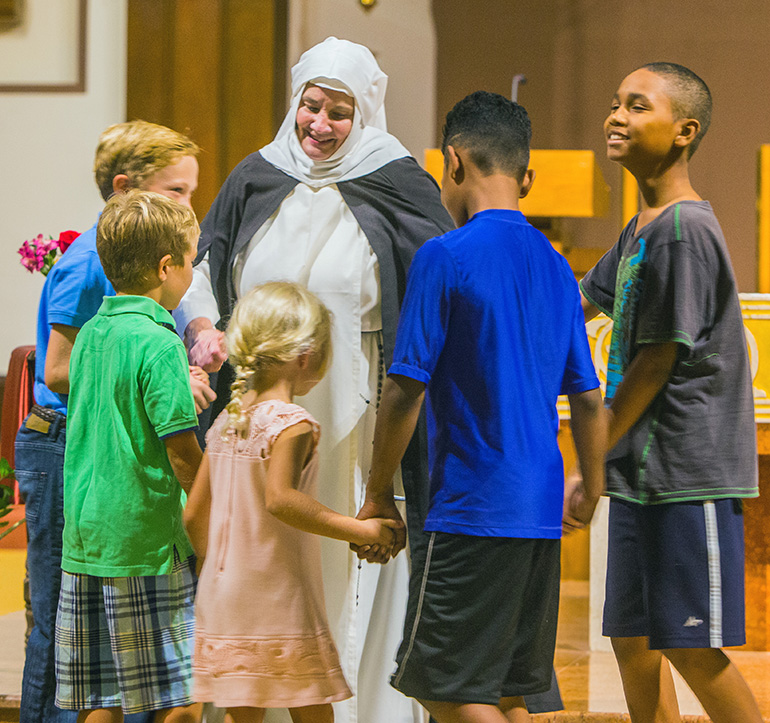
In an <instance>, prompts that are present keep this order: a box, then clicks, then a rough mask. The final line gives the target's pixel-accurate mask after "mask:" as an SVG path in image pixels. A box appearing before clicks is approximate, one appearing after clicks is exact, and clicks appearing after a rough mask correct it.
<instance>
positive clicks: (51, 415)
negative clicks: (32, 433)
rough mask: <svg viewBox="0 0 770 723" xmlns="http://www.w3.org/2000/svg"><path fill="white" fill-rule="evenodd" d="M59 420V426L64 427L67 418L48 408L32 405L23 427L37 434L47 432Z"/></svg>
mask: <svg viewBox="0 0 770 723" xmlns="http://www.w3.org/2000/svg"><path fill="white" fill-rule="evenodd" d="M57 420H59V421H60V422H61V426H62V427H65V426H66V424H67V417H66V416H65V415H64V414H62V413H61V412H57V411H56V410H55V409H49V408H48V407H41V406H40V405H39V404H33V405H32V409H30V410H29V416H28V417H27V420H26V422H25V423H24V426H25V427H27V429H35V430H37V431H38V432H43V433H45V432H47V431H48V428H49V427H50V426H51V424H53V423H54V422H55V421H57Z"/></svg>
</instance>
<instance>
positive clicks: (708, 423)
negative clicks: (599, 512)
mask: <svg viewBox="0 0 770 723" xmlns="http://www.w3.org/2000/svg"><path fill="white" fill-rule="evenodd" d="M636 221H637V219H636V217H635V218H633V219H632V220H631V221H630V222H629V224H628V225H627V226H626V227H625V228H624V229H623V232H622V233H621V235H620V239H619V241H618V242H617V244H615V246H613V247H612V248H611V249H610V250H609V251H608V252H607V253H606V254H605V255H604V256H603V257H602V258H601V259H600V260H599V262H598V263H597V264H596V266H595V267H594V268H593V269H591V271H589V273H588V274H587V275H586V276H585V278H584V279H583V280H582V282H581V284H580V286H581V290H582V292H583V295H584V296H585V297H586V298H587V299H588V300H589V301H590V302H591V303H592V304H594V305H595V306H596V307H597V308H599V309H601V310H602V311H603V312H604V313H605V314H607V315H608V316H610V317H611V318H612V320H613V330H612V338H611V341H610V352H609V361H608V366H607V391H606V398H607V402H608V403H609V402H611V400H612V399H613V397H614V395H615V392H616V390H617V387H618V385H619V384H620V382H621V381H622V379H623V375H624V373H625V371H626V369H627V368H628V365H629V364H630V363H631V361H632V360H633V358H634V356H635V355H636V353H637V352H638V351H639V349H640V347H641V346H642V345H644V344H658V343H665V342H672V341H674V342H677V343H678V344H679V354H678V357H677V361H676V363H675V365H674V368H673V371H672V373H671V376H670V378H669V380H668V382H667V383H666V385H665V386H664V388H663V389H662V390H661V392H660V394H658V396H657V397H656V398H655V400H654V401H653V403H652V404H651V405H650V407H649V408H648V409H647V411H646V412H645V413H644V415H643V416H642V417H641V418H640V419H639V421H638V422H637V423H636V424H635V425H634V426H633V427H632V428H631V429H630V430H629V432H628V433H627V434H626V435H625V436H624V437H623V438H622V439H621V440H620V442H618V444H617V445H616V446H615V447H614V449H612V450H611V451H610V453H609V454H608V456H607V492H608V494H609V495H611V496H614V497H620V498H623V499H628V500H631V501H635V502H640V503H643V504H661V503H666V502H681V501H686V500H697V499H715V498H721V497H756V496H757V495H758V486H757V484H758V483H757V479H758V475H757V445H756V425H755V421H754V400H753V394H752V385H751V370H750V366H749V359H748V352H747V348H746V339H745V336H744V331H743V320H742V317H741V309H740V303H739V300H738V294H737V290H736V285H735V277H734V275H733V271H732V266H731V264H730V258H729V255H728V252H727V246H726V244H725V240H724V235H723V234H722V229H721V228H720V226H719V223H718V222H717V220H716V217H715V216H714V212H713V211H712V209H711V204H709V203H708V202H706V201H683V202H681V203H678V204H676V205H674V206H670V207H669V208H667V209H665V210H664V211H663V212H662V213H661V214H660V216H658V217H657V218H655V219H654V220H653V221H651V222H650V223H649V224H647V225H646V226H644V227H643V228H641V229H639V230H638V231H637V230H636Z"/></svg>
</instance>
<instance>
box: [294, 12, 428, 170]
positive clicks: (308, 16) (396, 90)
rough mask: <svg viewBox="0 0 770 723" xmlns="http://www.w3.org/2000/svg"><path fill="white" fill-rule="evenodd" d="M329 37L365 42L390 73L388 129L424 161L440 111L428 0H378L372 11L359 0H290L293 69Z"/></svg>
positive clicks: (387, 100)
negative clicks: (307, 51) (436, 117)
mask: <svg viewBox="0 0 770 723" xmlns="http://www.w3.org/2000/svg"><path fill="white" fill-rule="evenodd" d="M329 35H335V36H337V37H338V38H344V39H346V40H352V41H354V42H356V43H362V44H363V45H366V46H367V47H368V48H369V49H370V50H371V51H372V52H373V53H374V56H375V57H376V58H377V62H378V63H379V64H380V67H381V68H382V70H383V71H384V72H385V73H387V75H388V92H387V96H386V99H385V110H386V113H387V117H388V130H389V131H390V132H391V133H393V135H395V136H396V137H397V138H398V139H399V140H400V141H401V142H402V143H403V144H404V145H405V146H406V147H407V148H408V149H409V150H410V151H411V153H412V155H414V156H415V157H416V158H417V159H418V160H419V161H420V162H421V163H422V156H423V150H424V149H425V148H426V147H427V146H428V145H430V144H432V143H433V123H434V118H435V113H436V106H435V88H436V42H435V32H434V28H433V19H432V17H431V5H430V0H379V2H378V3H377V4H376V5H375V6H374V7H372V8H371V9H366V8H364V7H363V6H362V5H361V4H360V3H359V2H358V1H357V0H290V2H289V47H288V54H287V55H288V58H287V60H288V66H289V68H291V66H292V65H293V64H294V63H296V62H297V60H298V59H299V56H300V55H301V54H302V53H303V52H304V51H305V50H307V49H308V48H310V47H312V46H313V45H315V44H316V43H319V42H321V41H322V40H323V39H324V38H326V37H328V36H329ZM288 77H289V75H288V73H287V78H288ZM288 95H289V94H288V93H287V97H288Z"/></svg>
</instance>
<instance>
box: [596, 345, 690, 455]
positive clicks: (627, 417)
mask: <svg viewBox="0 0 770 723" xmlns="http://www.w3.org/2000/svg"><path fill="white" fill-rule="evenodd" d="M678 347H679V344H678V343H677V342H675V341H671V342H665V343H663V344H644V345H642V346H641V347H640V348H639V351H638V352H637V354H636V356H635V357H634V358H633V360H632V361H631V363H630V364H629V365H628V369H626V371H625V373H624V374H623V381H621V382H620V384H619V385H618V389H617V391H616V392H615V397H614V398H613V400H612V403H611V405H610V408H609V442H608V448H609V449H612V448H613V447H614V446H615V445H616V444H617V443H618V441H619V440H620V438H621V437H622V436H623V435H624V434H625V433H626V432H628V430H629V429H631V427H633V426H634V424H636V422H637V421H638V420H639V419H640V417H641V416H642V415H643V414H644V412H645V411H646V410H647V407H649V406H650V404H651V403H652V400H653V399H655V397H656V396H657V395H658V393H659V392H660V390H661V389H663V387H664V385H665V384H666V382H667V381H668V378H669V377H670V376H671V370H672V369H673V368H674V364H675V363H676V357H677V352H678Z"/></svg>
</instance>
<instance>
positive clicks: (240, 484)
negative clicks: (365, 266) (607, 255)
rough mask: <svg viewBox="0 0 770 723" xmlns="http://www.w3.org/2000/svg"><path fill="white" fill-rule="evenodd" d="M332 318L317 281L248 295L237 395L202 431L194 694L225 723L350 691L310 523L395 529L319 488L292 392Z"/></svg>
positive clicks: (308, 721)
mask: <svg viewBox="0 0 770 723" xmlns="http://www.w3.org/2000/svg"><path fill="white" fill-rule="evenodd" d="M330 329H331V319H330V314H329V312H328V310H327V309H326V307H325V306H324V305H323V304H322V303H321V302H320V301H319V300H318V299H317V298H316V297H315V296H314V295H313V294H311V293H310V292H308V291H307V290H305V289H304V288H303V287H301V286H299V285H297V284H293V283H287V282H272V283H268V284H264V285H262V286H259V287H257V288H255V289H254V290H253V291H251V292H250V293H249V294H247V295H246V296H245V297H243V299H242V300H241V301H240V302H239V303H238V305H237V306H236V307H235V310H234V311H233V315H232V318H231V321H230V325H229V327H228V330H227V346H228V352H229V355H230V361H231V362H232V363H233V365H234V366H235V369H236V380H235V382H234V384H233V387H232V390H233V395H232V401H231V402H230V404H229V405H228V407H227V409H226V410H225V411H224V412H222V414H221V415H220V416H219V417H218V419H217V420H216V422H215V423H214V425H213V426H212V427H211V429H210V430H209V432H208V434H207V437H206V439H207V450H206V454H205V455H204V458H203V462H202V464H201V467H200V471H199V473H198V476H197V478H196V480H195V484H194V485H193V489H192V491H191V493H190V498H189V501H188V503H187V508H186V510H185V523H186V525H187V531H188V534H189V536H190V540H191V541H192V544H193V546H194V548H195V551H196V553H197V554H198V556H199V559H200V560H203V568H202V570H201V575H200V581H199V583H198V593H197V597H196V603H195V604H196V636H195V654H194V661H193V686H194V689H193V697H194V699H195V700H197V701H205V702H212V703H214V704H215V705H217V706H218V707H221V708H226V709H227V715H226V718H225V720H226V721H227V722H228V723H245V722H246V721H248V722H249V723H260V721H262V718H263V714H264V709H265V708H288V709H289V712H290V713H291V717H292V720H293V721H294V723H329V722H331V721H333V719H334V715H333V712H332V706H331V703H332V702H333V701H338V700H343V699H345V698H349V697H350V696H351V692H350V689H349V688H348V686H347V683H346V682H345V678H344V676H343V674H342V670H341V669H340V663H339V659H338V656H337V650H336V648H335V646H334V642H333V641H332V639H331V635H330V633H329V625H328V622H327V619H326V610H325V607H324V594H323V584H322V578H321V552H320V544H319V537H318V535H324V536H326V537H332V538H335V539H339V540H345V541H347V542H353V543H355V544H357V545H381V546H383V547H386V548H388V547H390V546H392V544H393V542H394V540H395V528H396V527H397V523H396V522H394V521H393V520H384V519H370V520H356V519H354V518H352V517H347V516H345V515H341V514H339V513H337V512H334V511H333V510H331V509H329V508H328V507H325V506H324V505H322V504H321V503H320V502H318V501H317V500H316V499H315V487H316V471H317V466H318V460H317V452H316V447H317V444H318V437H319V434H320V430H319V427H318V423H317V422H316V421H315V420H314V419H313V417H311V416H310V414H309V413H308V412H307V411H305V410H304V409H303V408H302V407H300V406H298V405H296V404H294V403H293V402H292V399H293V398H294V397H295V396H301V395H303V394H306V393H307V392H309V391H310V390H311V389H312V388H313V387H314V386H315V385H316V384H317V383H318V381H320V379H321V378H322V377H323V375H324V372H325V370H326V366H327V363H328V361H329V356H330V354H331V349H330V346H331V345H330ZM308 533H314V534H308ZM399 533H400V531H399Z"/></svg>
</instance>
